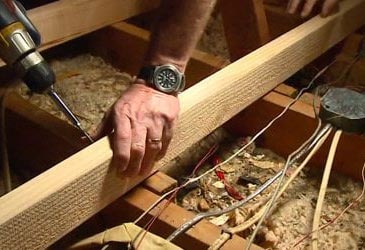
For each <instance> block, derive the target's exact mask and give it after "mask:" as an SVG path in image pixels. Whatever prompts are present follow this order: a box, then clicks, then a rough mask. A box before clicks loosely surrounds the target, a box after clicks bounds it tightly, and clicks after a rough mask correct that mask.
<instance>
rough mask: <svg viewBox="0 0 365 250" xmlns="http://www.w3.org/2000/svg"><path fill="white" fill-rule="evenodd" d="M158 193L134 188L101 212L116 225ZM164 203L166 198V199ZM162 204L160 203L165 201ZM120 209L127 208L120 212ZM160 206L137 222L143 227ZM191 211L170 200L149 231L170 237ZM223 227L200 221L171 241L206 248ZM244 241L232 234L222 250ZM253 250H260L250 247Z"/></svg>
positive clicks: (134, 215) (130, 217) (133, 215)
mask: <svg viewBox="0 0 365 250" xmlns="http://www.w3.org/2000/svg"><path fill="white" fill-rule="evenodd" d="M158 198H159V196H157V195H155V194H153V193H152V192H150V191H148V190H146V189H144V188H141V187H137V188H135V189H133V190H132V191H131V192H129V193H128V194H127V195H126V196H124V197H123V198H121V199H118V200H117V201H116V202H114V203H113V204H111V205H110V206H108V207H107V208H106V209H104V210H103V211H102V212H101V214H102V216H103V218H104V220H105V222H106V224H107V226H108V227H112V226H116V225H118V224H120V223H121V222H123V221H133V220H135V219H136V218H137V217H138V216H139V215H140V214H141V213H142V212H144V211H145V210H146V209H148V208H149V206H150V205H152V204H153V203H154V202H155V201H156V200H157V199H158ZM165 202H166V201H165ZM165 202H163V203H161V206H163V204H165ZM120 211H126V212H124V213H120ZM158 211H159V209H158V208H155V209H153V210H152V211H151V213H150V214H149V215H148V216H146V218H144V219H143V220H142V221H141V222H140V223H139V225H140V226H144V225H145V223H146V222H147V221H148V220H149V219H150V218H151V216H154V215H156V214H157V213H158ZM194 216H195V214H194V213H192V212H189V211H187V210H185V209H184V208H182V207H180V206H178V205H176V204H174V203H170V204H169V205H168V207H167V208H166V209H165V211H164V212H163V213H162V214H161V215H160V217H159V219H158V221H157V222H156V223H154V225H153V226H152V227H151V229H150V231H151V232H153V233H155V234H158V235H159V236H161V237H167V236H169V235H170V234H171V233H172V232H173V231H174V230H175V229H176V228H178V227H179V226H180V225H182V224H183V223H184V222H185V221H187V220H189V219H192V218H193V217H194ZM221 232H222V230H221V229H220V228H219V227H217V226H215V225H213V224H212V223H210V222H208V221H207V220H202V221H201V222H199V223H198V224H197V225H196V226H194V227H193V228H191V229H189V230H188V231H187V232H186V233H184V234H182V235H180V236H179V237H177V238H176V239H175V240H174V243H175V244H176V245H178V246H180V247H182V248H183V249H207V248H208V247H209V246H210V245H211V244H212V243H213V242H214V241H215V240H216V239H217V238H218V237H219V235H220V234H221ZM245 244H246V240H244V239H243V238H241V237H239V236H237V235H234V236H233V237H232V239H230V240H229V241H228V242H227V243H226V244H225V245H224V246H223V247H222V248H221V249H222V250H230V249H241V248H243V247H244V246H245ZM252 249H261V248H260V247H257V246H255V245H254V246H253V247H252Z"/></svg>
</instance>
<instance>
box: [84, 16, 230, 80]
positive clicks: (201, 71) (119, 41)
mask: <svg viewBox="0 0 365 250" xmlns="http://www.w3.org/2000/svg"><path fill="white" fill-rule="evenodd" d="M149 36H150V32H148V31H147V30H144V29H141V28H139V27H137V26H135V25H132V24H128V23H125V22H120V23H117V24H114V25H111V26H109V27H107V28H105V29H102V30H100V31H97V32H95V33H93V34H91V35H90V37H89V43H88V44H89V48H90V51H92V52H93V53H94V54H96V55H98V56H101V57H103V58H104V59H105V60H107V61H108V62H110V63H111V64H112V65H113V66H114V67H116V68H119V69H120V70H122V71H125V72H128V73H130V74H131V75H137V74H138V71H139V69H140V68H141V66H142V63H143V58H144V55H145V52H146V50H147V47H148V42H149ZM105 44H107V45H108V46H105ZM228 64H229V62H228V60H226V59H223V58H220V57H217V56H213V55H211V54H208V53H205V52H202V51H199V50H195V51H194V52H193V55H192V57H191V60H190V61H189V64H188V66H187V68H186V72H185V74H186V83H187V86H188V87H189V86H192V85H193V84H194V83H197V82H199V81H201V80H202V79H204V78H205V77H207V76H208V75H211V74H213V73H214V72H216V71H218V70H219V69H221V68H223V67H224V66H226V65H228Z"/></svg>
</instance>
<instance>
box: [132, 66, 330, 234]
mask: <svg viewBox="0 0 365 250" xmlns="http://www.w3.org/2000/svg"><path fill="white" fill-rule="evenodd" d="M333 63H334V62H332V63H331V64H329V65H328V66H326V67H324V68H323V69H322V70H321V71H319V72H318V73H317V74H316V75H315V76H314V77H313V79H312V80H311V81H310V82H309V84H308V85H307V86H306V87H304V88H302V89H301V90H300V91H299V92H298V94H297V96H296V97H295V98H294V99H293V100H292V101H291V102H290V103H289V104H288V105H287V106H286V107H285V108H284V109H283V110H282V112H280V113H279V114H278V115H277V116H276V117H274V118H273V119H272V120H271V121H270V122H269V123H268V124H267V125H266V126H265V127H264V128H262V129H261V130H260V131H259V132H258V133H257V134H256V135H255V136H253V137H252V138H251V140H250V141H249V142H248V143H247V144H246V145H244V146H243V147H241V148H240V149H239V150H238V151H237V152H236V153H234V154H233V155H231V156H230V157H229V158H227V159H226V160H225V161H223V162H221V163H219V164H217V165H215V166H214V167H213V168H211V169H210V170H208V171H206V172H205V173H203V174H201V175H199V176H197V177H194V178H190V179H188V180H187V181H186V182H185V183H183V184H182V185H180V186H179V187H177V188H175V189H173V190H171V191H169V192H167V193H166V194H164V195H163V196H161V197H160V198H159V199H158V200H157V201H155V202H154V203H153V204H152V205H151V206H150V207H149V208H148V209H146V210H145V211H144V213H142V214H141V216H140V217H138V218H137V219H136V220H135V221H134V223H137V222H139V221H140V220H141V219H142V218H143V217H144V216H146V215H147V214H148V213H149V212H150V211H151V210H152V209H153V208H154V207H156V206H157V205H158V204H159V203H160V202H161V201H162V200H164V199H165V198H166V197H168V196H169V195H170V194H172V193H173V192H176V190H179V189H182V188H184V187H186V186H187V185H189V184H191V183H193V182H196V181H198V180H200V179H201V178H203V177H205V176H206V175H208V174H210V173H212V172H213V171H215V170H216V169H217V168H218V167H221V166H223V165H225V164H227V163H228V162H229V161H231V160H232V159H233V158H235V157H236V156H237V155H238V154H240V153H242V152H243V151H244V150H245V149H246V148H247V147H248V146H250V145H251V144H252V143H253V142H254V141H255V140H256V139H257V138H258V137H259V136H260V135H262V134H263V133H264V132H265V131H266V130H267V129H268V128H270V127H271V126H272V125H273V124H274V123H275V122H276V121H277V120H278V119H280V118H281V117H282V116H283V115H284V114H285V113H286V112H287V111H288V110H289V109H290V107H291V106H292V105H293V104H294V103H296V102H297V101H298V100H299V98H300V96H301V95H302V94H303V93H304V91H307V90H308V89H310V88H311V87H312V85H313V83H314V82H315V80H316V79H317V78H318V77H319V76H321V75H322V74H323V73H324V72H325V71H326V70H327V69H328V68H329V67H330V66H331V65H332V64H333ZM308 150H309V148H308ZM296 159H298V158H296ZM279 176H280V175H278V174H277V176H276V178H278V177H279ZM276 178H275V176H274V177H273V178H272V179H270V180H268V181H267V182H266V183H265V184H264V185H262V189H260V188H259V189H258V190H257V193H256V192H255V193H256V195H254V196H251V195H250V196H249V197H247V198H246V199H245V200H242V201H240V202H244V201H246V203H247V202H248V201H249V200H251V199H253V198H254V197H255V196H257V195H258V194H260V193H261V192H262V191H263V190H265V189H266V188H267V187H268V186H270V185H271V184H272V183H273V182H274V181H275V180H276ZM243 204H244V203H243ZM196 218H197V217H195V218H194V219H193V220H192V222H193V223H194V221H195V220H196ZM200 220H201V219H199V220H198V221H200ZM196 223H197V222H196ZM180 229H181V227H180ZM187 229H188V228H187ZM187 229H186V230H187ZM186 230H185V231H186ZM175 232H176V231H175ZM179 234H180V233H179ZM172 236H173V234H172V235H170V237H172ZM176 236H177V235H176ZM176 236H175V237H176ZM170 237H169V238H170ZM173 238H174V237H173ZM170 240H172V239H170Z"/></svg>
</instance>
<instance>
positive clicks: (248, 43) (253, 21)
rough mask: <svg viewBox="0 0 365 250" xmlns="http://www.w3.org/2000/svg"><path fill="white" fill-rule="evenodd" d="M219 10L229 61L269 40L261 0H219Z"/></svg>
mask: <svg viewBox="0 0 365 250" xmlns="http://www.w3.org/2000/svg"><path fill="white" fill-rule="evenodd" d="M219 10H220V12H221V14H222V19H223V26H224V33H225V35H226V40H227V45H228V49H229V53H230V58H231V61H235V60H237V59H239V58H241V57H242V56H245V55H247V54H248V53H250V52H252V51H254V50H255V49H257V48H259V47H261V46H262V45H264V44H266V43H267V42H269V41H270V33H269V26H268V23H267V19H266V14H265V9H264V3H263V0H230V1H227V0H221V1H219Z"/></svg>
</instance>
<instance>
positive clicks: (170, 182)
mask: <svg viewBox="0 0 365 250" xmlns="http://www.w3.org/2000/svg"><path fill="white" fill-rule="evenodd" d="M143 186H144V187H146V188H147V189H148V190H150V191H152V192H154V193H155V194H157V195H162V194H164V193H166V192H168V191H170V190H172V189H174V188H175V187H176V186H177V180H175V179H174V178H172V177H170V176H168V175H167V174H164V173H162V172H160V171H158V172H157V173H155V174H153V175H152V176H150V177H149V178H148V179H146V180H145V181H144V182H143Z"/></svg>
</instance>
